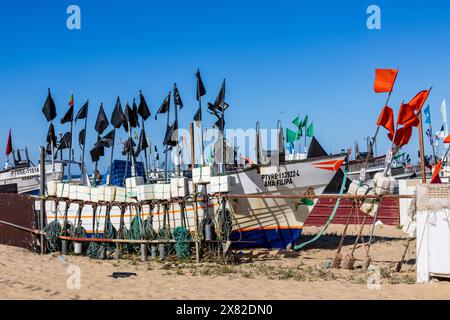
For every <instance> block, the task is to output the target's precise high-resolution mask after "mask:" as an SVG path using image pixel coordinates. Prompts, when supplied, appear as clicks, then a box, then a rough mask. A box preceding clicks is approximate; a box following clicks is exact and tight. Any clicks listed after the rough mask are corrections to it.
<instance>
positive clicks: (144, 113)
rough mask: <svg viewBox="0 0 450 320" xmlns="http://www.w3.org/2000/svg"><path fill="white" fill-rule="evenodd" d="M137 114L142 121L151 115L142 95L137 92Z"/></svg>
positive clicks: (140, 92)
mask: <svg viewBox="0 0 450 320" xmlns="http://www.w3.org/2000/svg"><path fill="white" fill-rule="evenodd" d="M138 113H139V115H140V116H141V117H142V119H144V121H145V120H147V119H148V118H149V117H150V116H151V115H152V114H151V113H150V109H149V108H148V105H147V101H145V98H144V95H143V94H142V91H139V108H138Z"/></svg>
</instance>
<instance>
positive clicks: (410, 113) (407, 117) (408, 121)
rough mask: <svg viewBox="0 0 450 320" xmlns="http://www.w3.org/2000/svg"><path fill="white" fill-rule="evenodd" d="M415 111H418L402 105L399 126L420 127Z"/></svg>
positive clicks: (398, 119)
mask: <svg viewBox="0 0 450 320" xmlns="http://www.w3.org/2000/svg"><path fill="white" fill-rule="evenodd" d="M415 110H416V109H415V108H414V107H411V106H410V105H409V104H404V103H402V105H401V106H400V109H399V110H398V117H397V125H403V126H405V127H409V126H414V127H417V126H418V125H419V118H418V117H417V115H416V113H415V112H414V111H415Z"/></svg>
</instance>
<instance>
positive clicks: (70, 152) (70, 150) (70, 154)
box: [69, 103, 75, 182]
mask: <svg viewBox="0 0 450 320" xmlns="http://www.w3.org/2000/svg"><path fill="white" fill-rule="evenodd" d="M74 105H75V103H74V104H73V106H72V107H71V108H74ZM72 142H73V109H72V120H71V121H70V148H69V182H71V181H72V171H71V167H72V160H73V157H72V145H73V143H72Z"/></svg>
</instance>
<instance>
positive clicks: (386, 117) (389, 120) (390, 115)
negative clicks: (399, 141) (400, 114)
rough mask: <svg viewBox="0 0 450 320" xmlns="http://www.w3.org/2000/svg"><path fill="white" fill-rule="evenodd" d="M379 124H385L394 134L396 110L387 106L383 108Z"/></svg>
mask: <svg viewBox="0 0 450 320" xmlns="http://www.w3.org/2000/svg"><path fill="white" fill-rule="evenodd" d="M377 126H383V127H384V128H386V130H387V131H389V133H390V134H392V135H393V134H394V131H395V129H394V110H392V108H390V107H388V106H385V107H384V108H383V110H381V113H380V116H379V117H378V121H377Z"/></svg>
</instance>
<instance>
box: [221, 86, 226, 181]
mask: <svg viewBox="0 0 450 320" xmlns="http://www.w3.org/2000/svg"><path fill="white" fill-rule="evenodd" d="M221 118H222V119H221V121H222V130H221V132H222V137H221V138H222V168H221V170H222V174H223V175H225V171H226V164H225V79H223V98H222V115H221Z"/></svg>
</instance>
